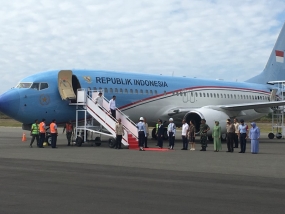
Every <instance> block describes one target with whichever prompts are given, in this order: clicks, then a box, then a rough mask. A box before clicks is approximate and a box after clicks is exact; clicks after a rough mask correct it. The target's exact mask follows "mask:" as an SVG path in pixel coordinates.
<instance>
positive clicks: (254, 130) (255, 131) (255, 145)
mask: <svg viewBox="0 0 285 214" xmlns="http://www.w3.org/2000/svg"><path fill="white" fill-rule="evenodd" d="M259 137H260V130H259V128H258V127H257V126H256V123H255V122H252V123H251V129H250V130H249V139H250V144H251V153H252V154H257V153H258V152H259Z"/></svg>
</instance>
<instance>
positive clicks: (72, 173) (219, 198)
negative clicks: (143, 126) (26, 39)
mask: <svg viewBox="0 0 285 214" xmlns="http://www.w3.org/2000/svg"><path fill="white" fill-rule="evenodd" d="M22 133H23V131H22V130H21V129H20V128H7V127H0V161H1V164H0V170H1V174H0V188H1V191H0V213H1V214H2V213H29V214H32V213H37V214H38V213H43V214H44V213H63V214H64V213H138V214H140V213H144V214H145V213H164V214H167V213H172V214H173V213H207V214H208V213H219V214H223V213H227V214H229V213H238V214H240V213H250V214H252V213H260V214H262V213H266V214H268V213H272V214H276V213H282V214H283V213H285V170H284V169H285V167H284V164H285V140H284V139H279V140H278V139H273V140H269V139H267V138H265V137H264V138H262V139H261V140H260V153H259V154H251V153H250V144H249V143H247V152H246V153H245V154H239V153H238V151H239V150H237V149H236V150H235V152H234V153H227V152H226V150H227V149H226V144H223V150H222V151H220V152H213V144H209V146H208V148H207V151H206V152H200V151H199V150H198V149H199V148H200V147H199V144H197V145H196V149H197V150H196V151H182V150H181V148H182V142H181V140H180V139H176V144H175V150H173V151H165V152H157V151H145V152H140V151H138V150H128V149H121V150H116V149H110V148H109V147H108V145H107V142H103V143H102V145H101V146H100V147H96V146H91V145H90V144H88V143H87V144H83V145H82V147H76V146H70V147H68V146H66V139H65V135H64V134H61V132H60V134H59V137H58V148H57V149H51V148H50V147H47V148H43V149H41V148H37V147H36V146H34V147H33V148H29V141H30V137H29V136H27V141H26V142H22V141H21V138H22ZM25 133H26V134H28V132H25ZM177 138H179V137H178V136H177ZM35 144H36V143H34V145H35ZM155 144H156V141H154V140H149V146H150V147H155ZM167 144H168V143H167V142H164V145H165V146H166V145H167Z"/></svg>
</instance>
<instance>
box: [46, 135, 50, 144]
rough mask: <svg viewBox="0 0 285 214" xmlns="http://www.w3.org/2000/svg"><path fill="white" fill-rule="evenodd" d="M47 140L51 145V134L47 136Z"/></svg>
mask: <svg viewBox="0 0 285 214" xmlns="http://www.w3.org/2000/svg"><path fill="white" fill-rule="evenodd" d="M46 142H47V143H48V145H49V146H51V136H48V137H47V141H46Z"/></svg>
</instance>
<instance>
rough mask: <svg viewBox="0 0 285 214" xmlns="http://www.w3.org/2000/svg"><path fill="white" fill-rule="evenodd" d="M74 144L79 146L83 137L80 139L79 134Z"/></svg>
mask: <svg viewBox="0 0 285 214" xmlns="http://www.w3.org/2000/svg"><path fill="white" fill-rule="evenodd" d="M75 142H76V146H78V147H80V146H82V143H83V139H82V137H80V136H78V137H77V138H76V141H75Z"/></svg>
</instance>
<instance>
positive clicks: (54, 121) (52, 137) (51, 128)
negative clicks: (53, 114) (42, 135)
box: [49, 119, 58, 149]
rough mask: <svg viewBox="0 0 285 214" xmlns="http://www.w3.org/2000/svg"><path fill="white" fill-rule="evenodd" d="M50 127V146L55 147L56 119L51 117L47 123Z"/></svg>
mask: <svg viewBox="0 0 285 214" xmlns="http://www.w3.org/2000/svg"><path fill="white" fill-rule="evenodd" d="M49 127H50V134H51V148H53V149H54V148H57V147H56V140H57V135H58V133H57V125H56V120H55V119H53V120H52V122H51V124H50V125H49Z"/></svg>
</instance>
